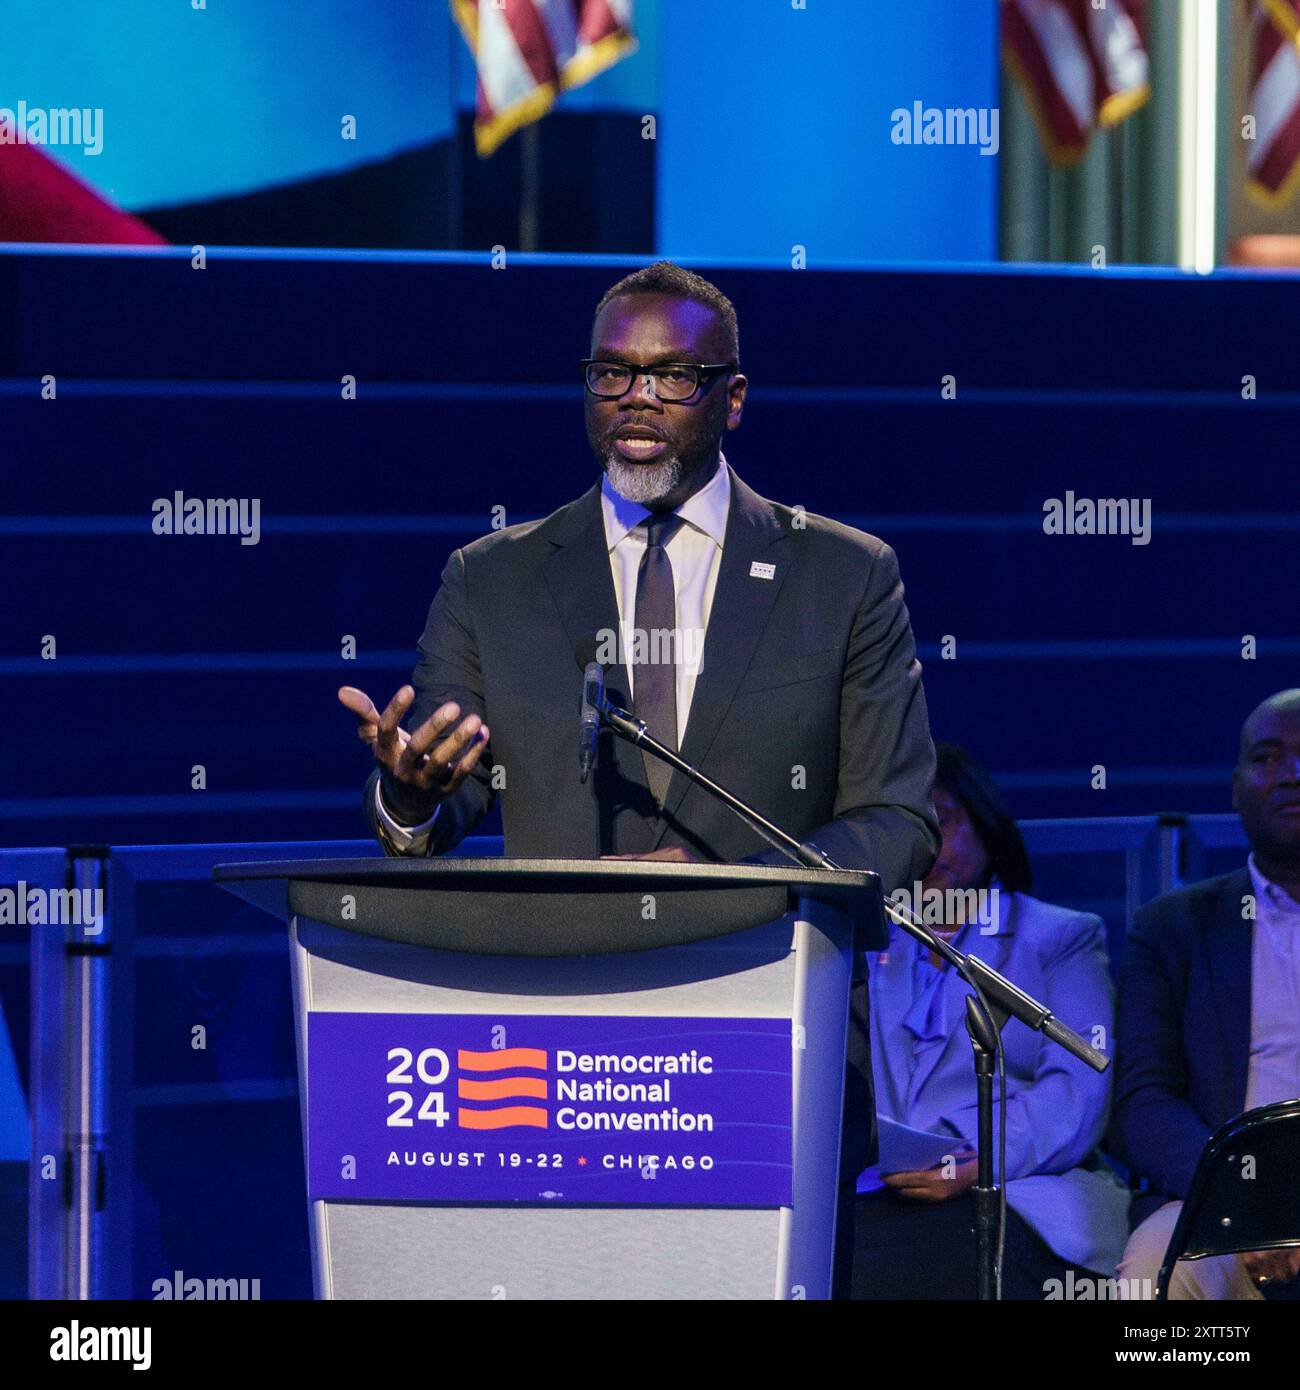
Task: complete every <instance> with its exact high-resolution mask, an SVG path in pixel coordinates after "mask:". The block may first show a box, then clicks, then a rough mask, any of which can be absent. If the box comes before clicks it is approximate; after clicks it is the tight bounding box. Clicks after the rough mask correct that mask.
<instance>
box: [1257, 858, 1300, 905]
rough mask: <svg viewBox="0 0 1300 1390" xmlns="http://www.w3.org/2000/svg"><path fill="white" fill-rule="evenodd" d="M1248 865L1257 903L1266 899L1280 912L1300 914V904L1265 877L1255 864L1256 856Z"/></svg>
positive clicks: (1278, 885) (1283, 889) (1279, 885)
mask: <svg viewBox="0 0 1300 1390" xmlns="http://www.w3.org/2000/svg"><path fill="white" fill-rule="evenodd" d="M1246 863H1247V865H1248V866H1249V868H1250V882H1251V886H1252V887H1253V888H1254V890H1255V901H1256V902H1257V903H1258V902H1259V900H1260V899H1261V898H1264V899H1266V900H1267V901H1268V902H1269V903H1271V904H1272V906H1273V907H1274V908H1276V909H1277V911H1279V912H1300V903H1298V902H1296V900H1295V899H1294V898H1293V897H1292V896H1291V894H1290V893H1288V892H1287V891H1286V889H1285V888H1283V887H1282V886H1281V884H1278V883H1274V882H1273V881H1272V879H1268V878H1265V877H1264V875H1263V873H1262V872H1261V871H1260V867H1259V865H1258V864H1257V863H1255V856H1254V854H1252V855H1251V856H1250V858H1249V859H1247V860H1246Z"/></svg>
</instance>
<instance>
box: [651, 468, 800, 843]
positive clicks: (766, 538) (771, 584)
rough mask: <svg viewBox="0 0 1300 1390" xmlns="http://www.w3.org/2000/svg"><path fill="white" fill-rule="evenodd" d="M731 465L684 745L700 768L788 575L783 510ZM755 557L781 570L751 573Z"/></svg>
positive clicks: (676, 795)
mask: <svg viewBox="0 0 1300 1390" xmlns="http://www.w3.org/2000/svg"><path fill="white" fill-rule="evenodd" d="M729 471H730V476H731V506H730V509H729V512H728V515H727V531H726V536H725V539H724V542H723V546H722V559H721V561H720V562H719V568H718V582H717V586H716V587H715V589H714V591H713V607H712V609H711V610H710V613H709V624H708V630H707V633H706V635H705V638H704V660H703V665H702V667H701V670H700V674H699V678H698V679H697V680H696V683H695V693H694V695H693V696H692V697H691V711H690V717H689V719H688V720H687V722H686V738H685V740H684V742H683V744H682V749H681V753H682V757H683V758H685V759H686V761H687V762H690V763H694V764H695V765H696V766H697V767H698V766H700V765H701V764H702V763H703V761H704V758H705V756H706V755H707V753H708V751H709V748H710V747H711V746H712V744H713V740H714V738H715V737H716V736H717V732H718V729H719V728H720V727H721V724H722V720H723V718H724V716H725V715H726V713H727V710H728V708H729V707H730V705H731V702H732V700H733V699H734V698H735V694H736V687H737V686H738V685H739V684H740V679H741V677H742V676H743V675H744V674H745V671H746V670H747V669H748V667H749V663H750V661H751V660H752V658H753V655H754V651H755V649H756V648H757V646H758V641H759V638H760V637H762V635H763V629H764V628H765V627H766V626H767V620H768V618H769V617H770V616H771V613H772V609H773V607H774V606H775V604H776V599H777V595H778V594H779V593H780V592H781V585H782V583H783V582H784V579H785V565H784V564H783V563H782V558H781V555H780V552H779V549H778V548H777V547H778V543H779V542H780V541H783V540H784V539H785V531H784V530H783V529H782V527H781V523H780V522H779V521H778V520H777V519H776V513H775V512H774V511H773V510H772V508H771V506H770V505H769V504H768V503H767V502H765V501H764V500H763V499H762V498H761V497H760V496H759V495H758V494H757V493H756V492H755V491H754V490H753V489H752V488H749V487H746V486H745V484H744V483H742V482H741V481H740V479H739V478H738V477H737V476H736V473H735V470H734V469H730V470H729ZM755 560H759V561H762V562H763V563H766V564H775V566H776V573H775V575H774V576H773V577H772V578H771V579H759V578H755V577H753V576H751V574H750V567H751V565H752V564H753V563H754V561H755ZM787 563H788V562H787ZM689 785H690V783H689V781H688V780H687V778H686V777H684V776H683V775H682V774H681V773H680V772H674V773H673V777H672V781H671V782H670V783H669V784H668V795H667V797H666V798H665V801H664V814H663V817H662V818H661V819H660V823H659V831H658V834H657V835H656V837H655V843H656V845H657V844H658V843H659V841H660V840H661V839H662V838H663V835H664V832H665V831H666V830H667V828H668V819H669V817H671V816H672V815H673V813H674V812H675V811H676V809H677V807H678V805H679V804H680V803H681V799H682V797H683V796H684V795H685V794H686V789H687V787H688V786H689Z"/></svg>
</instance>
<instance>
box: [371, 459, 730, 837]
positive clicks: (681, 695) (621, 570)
mask: <svg viewBox="0 0 1300 1390" xmlns="http://www.w3.org/2000/svg"><path fill="white" fill-rule="evenodd" d="M600 510H601V515H602V517H603V518H604V523H605V543H606V545H607V546H608V548H609V567H610V571H611V573H612V575H613V579H614V599H615V602H616V603H617V604H618V621H619V627H620V629H621V633H622V639H621V640H622V644H623V649H624V652H629V651H630V649H631V645H630V644H631V632H632V629H633V628H634V627H635V625H636V582H637V572H638V570H639V569H640V565H641V557H642V556H643V555H644V554H645V548H646V532H645V528H644V527H643V526H641V525H640V523H641V521H642V520H644V518H645V517H647V516H649V515H650V509H649V507H643V506H641V504H640V503H639V502H629V501H628V500H627V499H626V498H624V497H620V496H619V494H618V493H616V492H615V491H614V490H613V488H612V487H610V485H609V479H608V477H606V478H604V479H603V480H602V482H601V487H600ZM730 510H731V475H730V473H729V472H728V471H727V460H726V458H725V456H724V455H723V454H722V452H721V451H719V453H718V467H717V471H716V472H715V473H714V475H713V477H712V478H710V479H709V481H708V482H707V483H705V485H704V486H703V487H702V488H700V490H699V491H698V492H696V493H693V494H692V495H691V496H690V497H688V498H687V499H686V501H685V502H683V503H682V505H681V506H680V507H678V508H677V515H678V516H680V517H681V518H682V520H683V521H684V522H685V523H686V524H685V525H684V526H679V527H678V528H677V530H676V531H675V532H674V533H673V535H672V536H670V537H669V539H668V544H667V546H666V547H665V549H666V550H667V552H668V559H669V561H670V562H671V564H672V567H673V590H674V592H675V595H676V599H677V619H676V632H677V636H678V640H679V646H678V657H679V659H678V661H677V746H678V748H680V747H681V746H682V741H683V739H684V738H685V737H686V724H687V720H688V719H689V718H690V713H691V701H692V699H693V698H694V696H695V683H696V681H697V679H698V678H699V674H700V671H701V670H702V669H703V665H702V659H703V654H704V634H705V632H706V631H707V630H708V626H709V614H710V612H711V611H712V609H713V594H714V590H715V589H716V588H717V586H718V570H719V569H720V567H721V565H722V546H723V542H724V540H725V538H726V533H727V516H728V514H729V512H730ZM627 677H628V696H629V698H632V696H633V689H632V672H631V670H630V669H629V670H628V672H627ZM375 810H376V813H377V814H378V817H379V824H380V826H381V827H382V829H383V831H384V834H385V835H386V837H387V838H388V840H389V842H390V843H391V845H392V848H393V849H395V850H397V851H398V853H399V854H423V853H424V851H425V849H426V848H427V847H428V843H429V832H430V829H431V828H432V826H433V823H434V821H435V820H437V818H438V813H437V811H435V812H434V813H433V815H432V816H430V817H429V819H428V820H427V821H425V822H424V824H423V825H416V826H411V827H407V826H402V825H399V824H398V823H397V822H396V821H395V820H394V819H393V818H392V816H390V815H389V813H388V810H387V808H386V807H385V806H384V800H383V797H382V796H381V795H380V793H379V783H378V782H376V783H375Z"/></svg>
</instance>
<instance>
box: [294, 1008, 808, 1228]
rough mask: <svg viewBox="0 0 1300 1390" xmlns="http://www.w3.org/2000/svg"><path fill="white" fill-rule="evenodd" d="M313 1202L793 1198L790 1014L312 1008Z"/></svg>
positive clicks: (628, 1202)
mask: <svg viewBox="0 0 1300 1390" xmlns="http://www.w3.org/2000/svg"><path fill="white" fill-rule="evenodd" d="M307 1046H308V1056H309V1057H310V1059H311V1060H310V1070H309V1072H308V1084H307V1127H308V1146H307V1151H308V1163H309V1166H308V1188H309V1194H308V1195H309V1198H310V1200H312V1201H323V1200H342V1201H348V1200H351V1201H390V1202H454V1203H458V1202H502V1201H520V1202H546V1203H548V1204H555V1205H566V1204H581V1205H585V1204H590V1203H613V1204H616V1205H618V1206H636V1205H645V1206H707V1207H745V1206H750V1207H782V1206H789V1205H790V1202H791V1198H792V1178H791V1167H792V1138H791V1076H792V1063H791V1032H790V1021H789V1019H761V1018H713V1019H706V1018H680V1017H678V1018H644V1017H637V1018H629V1017H626V1016H620V1017H578V1018H574V1017H559V1016H549V1015H537V1014H526V1015H521V1016H510V1017H506V1016H493V1015H474V1016H470V1017H463V1016H462V1017H456V1016H446V1015H441V1016H440V1015H427V1014H391V1013H389V1014H382V1013H380V1014H375V1013H367V1014H361V1013H313V1014H311V1015H309V1017H308V1020H307Z"/></svg>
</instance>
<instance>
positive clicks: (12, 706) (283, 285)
mask: <svg viewBox="0 0 1300 1390" xmlns="http://www.w3.org/2000/svg"><path fill="white" fill-rule="evenodd" d="M627 268H628V267H627V265H625V264H624V263H622V262H614V261H600V260H594V261H593V260H582V259H569V258H547V257H540V258H524V257H515V258H512V260H511V261H510V265H509V268H508V269H505V270H493V269H490V268H489V266H488V264H487V261H486V258H479V259H475V258H471V257H461V256H453V255H425V256H413V257H400V256H383V255H371V256H364V255H361V256H354V257H342V256H339V257H332V258H327V257H315V256H310V255H306V256H304V255H276V254H246V255H235V254H226V255H219V254H214V255H213V256H212V259H211V260H210V261H209V264H208V268H207V269H206V270H202V271H199V270H193V269H191V267H190V262H189V260H188V258H187V257H185V256H182V255H179V254H176V253H162V254H160V255H155V254H143V255H142V254H122V253H101V252H95V253H85V254H70V255H69V254H65V255H55V254H43V253H30V252H11V253H7V254H0V323H4V324H5V325H7V331H6V333H5V335H4V337H3V338H2V339H0V438H2V439H3V441H4V450H5V468H4V489H3V512H2V513H0V544H2V545H3V550H4V555H5V558H6V564H5V579H6V593H5V602H4V604H3V608H2V609H0V613H2V616H0V677H2V678H3V679H0V692H3V693H2V694H0V701H2V702H3V709H0V718H3V720H4V727H5V728H6V729H7V730H9V731H10V734H9V736H8V737H6V738H5V739H4V740H3V742H2V743H0V836H2V837H3V842H5V843H8V844H28V845H36V844H56V843H66V842H67V841H69V840H72V841H101V842H109V841H112V842H137V843H139V842H148V841H155V842H163V841H173V840H177V841H199V840H221V839H230V840H236V839H240V840H242V839H274V838H288V837H292V838H302V839H310V838H335V837H349V836H352V835H356V834H359V833H363V832H362V823H361V820H360V818H359V817H360V810H359V789H360V786H361V783H362V780H363V778H364V775H365V772H366V766H367V755H366V752H365V750H364V748H363V747H362V746H361V745H360V744H359V743H357V741H356V739H355V735H354V733H353V731H352V727H351V723H350V719H349V717H348V716H347V715H346V714H345V713H344V712H343V711H342V710H341V709H340V708H339V707H338V706H337V705H336V702H335V696H334V691H335V689H336V687H337V686H338V685H339V684H341V683H352V684H358V685H361V686H363V687H364V688H366V689H368V690H370V691H371V693H372V694H373V695H374V696H375V697H376V699H378V700H380V701H383V700H385V699H387V697H388V696H389V695H390V694H391V692H392V691H393V690H394V689H396V687H397V686H398V685H399V684H400V683H401V682H402V681H404V680H406V679H407V678H408V677H409V674H410V670H411V667H412V665H413V662H414V644H415V641H416V639H417V638H418V636H419V634H420V631H421V630H422V626H423V621H424V615H425V610H426V607H427V604H428V601H429V599H430V597H431V596H432V594H433V591H434V588H435V586H436V583H437V577H438V574H439V572H440V571H441V568H442V566H443V563H444V562H445V559H446V557H447V555H448V553H449V551H450V550H451V549H452V548H453V547H454V546H456V545H458V544H461V543H462V542H464V541H466V540H468V539H470V538H471V537H473V536H475V535H479V534H482V533H483V532H485V531H487V530H488V529H489V528H490V527H491V525H492V521H493V513H492V509H493V508H494V507H502V508H504V509H505V513H504V514H505V517H506V519H507V520H509V521H518V520H523V519H525V518H528V517H533V516H539V515H543V514H545V513H546V512H548V511H550V510H552V509H553V508H554V507H556V506H558V505H560V504H561V503H563V502H565V501H567V500H569V499H571V498H572V497H574V496H576V495H578V494H579V493H580V492H581V491H583V490H584V489H585V488H586V487H587V486H589V484H590V483H591V481H592V479H593V477H594V465H593V463H592V461H591V457H590V454H589V451H588V449H587V445H586V442H585V437H584V434H583V426H582V414H581V395H580V386H579V385H578V380H577V370H576V362H577V359H578V358H579V357H580V356H582V355H583V354H584V353H585V351H586V350H587V341H588V334H589V328H590V319H591V313H592V309H593V306H594V305H595V303H596V301H597V299H598V298H599V296H600V294H601V293H602V291H603V290H604V289H605V288H606V287H607V286H608V285H609V284H610V283H611V282H612V281H613V280H614V279H615V278H617V277H618V276H619V275H621V274H622V273H623V272H624V271H625V270H626V269H627ZM698 268H699V269H701V270H702V271H703V272H704V273H706V274H708V275H710V276H712V277H714V278H715V279H716V280H717V282H718V283H719V284H720V285H721V286H722V288H723V289H724V290H725V291H727V292H728V293H729V294H730V295H731V296H732V298H733V299H734V301H735V303H736V305H737V308H738V311H739V315H740V336H741V352H742V359H743V363H744V366H745V369H746V370H747V372H748V374H749V376H750V379H751V381H752V383H753V384H752V389H751V393H750V402H749V405H748V407H747V410H746V415H745V421H744V424H743V427H742V428H741V430H740V431H739V432H738V433H737V434H735V435H733V436H730V437H729V438H728V440H727V441H726V447H727V452H728V457H729V458H730V459H731V460H732V462H733V463H734V464H735V466H736V467H737V468H738V469H739V471H740V472H741V474H742V475H743V476H744V477H745V478H746V479H747V480H748V481H750V482H751V483H752V484H753V485H754V486H756V487H757V488H758V489H759V490H760V491H762V492H764V493H766V494H767V495H769V496H772V497H775V498H778V499H780V500H783V501H786V502H791V503H802V504H804V505H805V506H806V507H808V508H809V509H810V510H813V511H819V512H823V513H826V514H829V515H831V516H835V517H839V518H842V519H844V520H846V521H850V522H852V523H853V524H855V525H859V526H862V527H865V528H867V529H869V530H872V531H874V532H876V533H878V534H880V535H882V536H883V537H884V538H885V539H887V540H888V541H889V542H891V543H892V544H893V545H894V546H895V547H896V548H897V549H898V551H899V554H900V556H901V561H902V569H903V576H904V579H905V581H906V584H907V586H908V597H909V604H910V607H911V613H912V620H913V624H914V627H915V630H916V633H917V637H918V640H919V643H920V647H921V653H922V657H923V659H924V661H925V666H926V674H925V681H926V688H927V693H928V695H929V699H930V705H931V712H932V723H933V727H934V732H935V735H936V736H937V737H947V738H955V739H958V740H960V741H963V742H966V743H968V744H969V745H970V746H971V747H972V748H973V749H974V750H975V751H976V752H977V753H978V754H979V755H980V756H981V757H983V758H984V759H985V760H986V761H987V763H988V764H989V765H990V766H991V768H992V769H993V770H994V771H995V772H996V774H997V775H998V777H999V779H1000V780H1001V782H1002V783H1003V785H1004V786H1005V787H1006V788H1007V789H1008V791H1009V794H1010V797H1011V801H1012V804H1013V809H1014V810H1015V811H1016V813H1017V814H1018V815H1020V816H1044V815H1086V816H1098V815H1107V814H1120V813H1137V812H1147V811H1158V810H1167V809H1183V810H1191V811H1215V810H1224V809H1226V806H1227V777H1228V772H1229V769H1230V765H1231V762H1232V760H1233V756H1234V750H1235V737H1236V730H1237V727H1238V725H1239V723H1240V721H1241V719H1242V717H1243V716H1244V714H1245V713H1246V712H1247V711H1248V710H1249V709H1250V708H1251V707H1252V706H1253V705H1254V704H1255V703H1256V701H1258V700H1259V699H1260V698H1262V697H1263V696H1264V695H1266V694H1268V693H1269V692H1271V691H1273V690H1275V689H1278V688H1280V687H1282V686H1285V685H1294V684H1295V683H1296V656H1297V653H1298V652H1300V633H1297V618H1296V603H1295V594H1296V583H1295V566H1294V563H1293V555H1294V546H1295V538H1296V531H1297V528H1298V527H1300V507H1298V506H1297V488H1296V485H1295V472H1294V459H1293V448H1294V446H1293V440H1294V435H1295V421H1296V407H1297V403H1298V402H1300V396H1297V389H1298V387H1300V381H1298V380H1297V377H1298V376H1300V365H1297V359H1296V357H1295V354H1294V353H1293V352H1292V351H1291V348H1290V343H1289V341H1288V340H1287V338H1288V334H1289V325H1290V324H1291V323H1292V322H1294V320H1295V311H1296V309H1297V307H1300V306H1298V305H1297V299H1300V283H1298V282H1297V281H1295V280H1291V279H1269V278H1265V277H1251V276H1248V275H1244V274H1231V273H1226V274H1221V275H1217V276H1214V277H1212V278H1210V279H1208V280H1198V279H1195V278H1191V277H1183V276H1179V275H1177V274H1158V273H1156V274H1147V273H1137V272H1119V271H1111V272H1107V273H1104V274H1100V273H1096V272H1078V273H1071V272H1059V273H1047V272H1043V273H1038V272H1030V273H1026V272H1022V271H1017V270H1014V269H1008V270H998V271H983V272H975V271H957V270H954V271H943V272H926V273H922V272H918V271H914V270H905V269H898V270H880V271H874V272H867V273H863V272H848V271H844V272H840V271H813V270H810V271H803V272H793V271H776V270H767V269H756V268H744V267H740V266H716V265H708V264H704V265H700V266H699V267H698ZM46 374H51V375H52V376H53V377H54V378H55V381H56V389H57V398H56V399H54V400H45V399H42V398H41V397H42V388H41V379H42V377H43V376H45V375H46ZM345 374H351V375H354V376H355V377H356V378H357V383H358V384H357V399H356V400H355V401H345V400H343V399H341V391H342V388H341V385H340V382H341V378H342V377H343V376H344V375H345ZM1243 375H1254V376H1256V377H1257V379H1258V398H1257V399H1254V400H1246V399H1243V395H1242V385H1241V382H1242V378H1243ZM946 376H951V377H952V378H953V380H954V381H955V390H956V398H955V399H944V398H943V393H942V390H941V382H942V380H943V378H945V377H946ZM178 490H179V491H181V492H183V493H184V494H185V495H187V496H192V497H203V498H208V497H244V498H253V497H256V498H259V499H260V507H261V526H262V536H261V540H260V543H259V544H258V545H256V546H241V545H240V544H239V543H238V541H237V540H236V539H234V538H230V537H221V536H191V537H184V536H158V535H155V534H153V533H152V531H151V529H150V523H151V521H152V516H153V513H152V510H151V508H152V504H153V502H154V501H155V500H156V499H159V498H170V497H172V495H173V494H174V493H175V492H176V491H178ZM1067 491H1072V492H1074V493H1075V494H1076V495H1077V496H1079V497H1134V498H1149V499H1150V500H1151V505H1152V508H1153V521H1152V536H1151V540H1150V543H1149V544H1148V545H1145V546H1135V545H1132V544H1131V543H1130V540H1129V539H1128V538H1126V537H1123V536H1101V537H1096V536H1093V537H1086V536H1049V535H1045V534H1044V532H1043V526H1042V521H1043V510H1042V509H1043V503H1044V501H1045V500H1046V499H1048V498H1052V497H1056V498H1063V497H1064V496H1065V494H1066V492H1067ZM1247 635H1249V636H1253V637H1254V638H1255V639H1257V643H1258V652H1257V655H1256V657H1255V659H1253V660H1244V659H1243V657H1242V641H1243V637H1245V636H1247ZM349 636H350V637H353V638H355V641H356V650H357V656H356V659H355V660H345V659H344V658H343V656H342V651H343V644H344V641H345V638H347V637H349ZM46 637H53V638H54V639H55V641H56V644H57V645H56V651H57V655H56V658H55V659H53V660H46V659H43V658H42V655H41V651H42V641H43V639H44V638H46ZM945 638H952V639H953V643H952V644H949V648H948V650H949V651H950V653H951V659H946V658H945V655H944V651H945V648H944V640H945ZM954 644H955V645H954ZM521 679H526V673H521ZM196 765H202V766H203V767H204V768H205V769H206V783H207V785H206V789H205V790H193V789H192V788H191V777H192V773H191V770H192V768H193V767H195V766H196ZM1095 765H1103V766H1104V767H1105V769H1106V779H1107V785H1106V788H1105V789H1104V790H1098V789H1094V788H1093V787H1092V769H1093V767H1094V766H1095Z"/></svg>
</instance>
